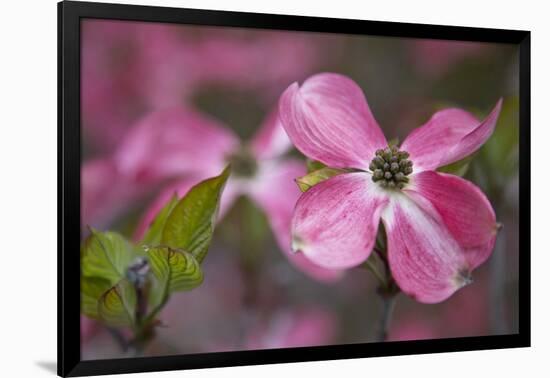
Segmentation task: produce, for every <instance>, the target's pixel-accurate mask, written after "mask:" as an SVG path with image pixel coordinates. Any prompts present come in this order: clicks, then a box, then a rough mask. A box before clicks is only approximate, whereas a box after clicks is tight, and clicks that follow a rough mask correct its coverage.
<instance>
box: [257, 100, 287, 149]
mask: <svg viewBox="0 0 550 378" xmlns="http://www.w3.org/2000/svg"><path fill="white" fill-rule="evenodd" d="M290 147H292V143H291V142H290V139H289V138H288V135H286V131H285V129H284V128H283V125H282V124H281V122H280V121H279V115H278V111H277V109H275V111H272V112H271V113H270V114H269V115H268V116H267V118H266V119H265V120H264V123H263V125H262V126H261V128H260V129H259V131H258V132H257V133H256V135H254V138H253V139H252V143H251V148H252V152H253V153H254V156H256V158H257V159H258V160H265V159H272V158H275V157H278V156H281V155H283V154H284V153H285V152H287V151H288V150H289V149H290Z"/></svg>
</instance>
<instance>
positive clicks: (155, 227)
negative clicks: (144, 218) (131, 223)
mask: <svg viewBox="0 0 550 378" xmlns="http://www.w3.org/2000/svg"><path fill="white" fill-rule="evenodd" d="M177 203H178V196H177V195H176V194H175V193H174V195H173V196H172V198H171V199H170V201H168V203H167V204H166V205H165V206H164V207H163V208H162V210H160V211H159V213H158V214H157V216H156V217H155V219H154V220H153V223H151V226H150V227H149V229H148V230H147V232H146V233H145V236H144V237H143V239H142V241H141V243H142V244H148V245H158V244H160V239H161V237H162V230H163V229H164V225H165V224H166V220H167V219H168V216H169V215H170V213H171V212H172V210H173V209H174V207H175V206H176V204H177Z"/></svg>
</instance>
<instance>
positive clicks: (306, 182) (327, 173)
mask: <svg viewBox="0 0 550 378" xmlns="http://www.w3.org/2000/svg"><path fill="white" fill-rule="evenodd" d="M344 172H347V170H345V169H338V168H329V167H324V168H321V169H318V170H316V171H313V172H310V173H308V174H307V175H305V176H302V177H299V178H297V179H296V184H298V187H299V188H300V190H301V191H302V192H307V191H308V190H309V189H311V188H312V187H313V186H315V185H317V184H318V183H320V182H321V181H325V180H326V179H329V178H331V177H334V176H336V175H339V174H341V173H344Z"/></svg>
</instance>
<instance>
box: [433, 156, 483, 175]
mask: <svg viewBox="0 0 550 378" xmlns="http://www.w3.org/2000/svg"><path fill="white" fill-rule="evenodd" d="M474 155H475V153H474V154H472V155H469V156H466V157H465V158H464V159H462V160H459V161H455V162H454V163H451V164H448V165H445V166H443V167H439V168H438V169H437V171H438V172H443V173H450V174H453V175H455V176H460V177H464V175H465V174H466V173H467V172H468V169H469V168H470V163H471V162H472V160H473V158H474Z"/></svg>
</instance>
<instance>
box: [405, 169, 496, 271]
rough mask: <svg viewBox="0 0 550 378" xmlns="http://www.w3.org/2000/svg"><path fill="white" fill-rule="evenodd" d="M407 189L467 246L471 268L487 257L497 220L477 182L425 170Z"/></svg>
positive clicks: (492, 244)
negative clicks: (476, 184)
mask: <svg viewBox="0 0 550 378" xmlns="http://www.w3.org/2000/svg"><path fill="white" fill-rule="evenodd" d="M405 192H406V193H407V194H408V195H409V196H410V197H411V198H413V200H414V201H415V202H416V203H417V204H418V205H420V206H421V207H423V209H424V210H425V211H428V212H431V214H432V215H433V216H434V217H436V219H441V220H442V222H443V223H444V224H445V226H446V227H447V229H448V230H449V232H450V233H451V234H452V236H453V237H454V238H455V239H456V241H457V242H458V243H459V244H460V246H461V247H462V249H463V250H464V252H465V257H466V259H467V260H468V263H469V267H470V269H473V268H476V267H478V266H479V265H480V264H481V263H483V262H484V261H485V260H487V258H488V257H489V256H490V254H491V252H492V250H493V247H494V244H495V239H496V235H497V223H496V218H495V212H494V210H493V208H492V207H491V204H490V202H489V200H488V199H487V197H486V196H485V195H484V194H483V192H482V191H481V190H480V189H479V188H478V187H477V186H475V185H474V184H472V183H471V182H469V181H466V180H464V179H462V178H460V177H457V176H453V175H448V174H443V173H437V172H434V171H424V172H421V173H419V174H416V175H414V176H413V179H412V180H411V184H410V185H409V186H407V188H406V189H405ZM434 210H435V211H434Z"/></svg>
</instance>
